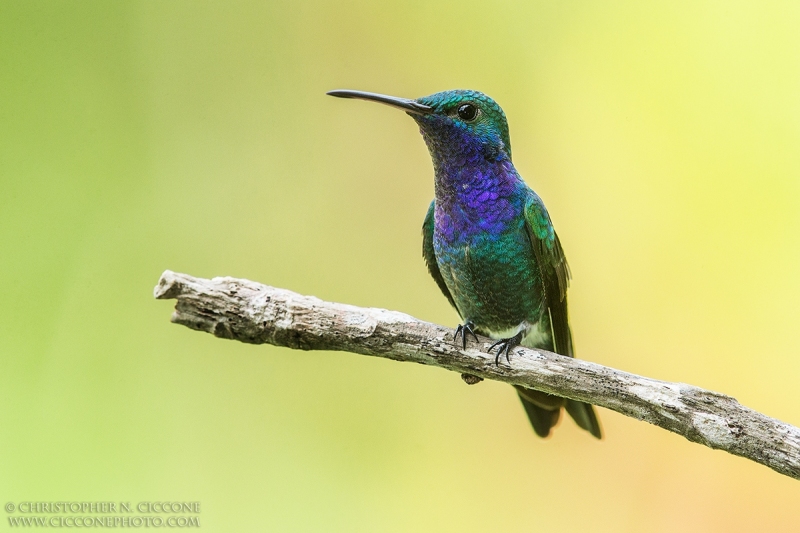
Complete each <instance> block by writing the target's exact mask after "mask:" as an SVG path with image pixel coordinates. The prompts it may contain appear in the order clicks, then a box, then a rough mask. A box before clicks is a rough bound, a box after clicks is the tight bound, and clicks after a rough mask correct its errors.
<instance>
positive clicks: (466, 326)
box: [453, 321, 478, 350]
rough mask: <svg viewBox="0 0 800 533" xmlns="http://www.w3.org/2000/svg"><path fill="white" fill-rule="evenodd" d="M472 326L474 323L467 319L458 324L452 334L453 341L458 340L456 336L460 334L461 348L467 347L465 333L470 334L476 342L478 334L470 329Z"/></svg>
mask: <svg viewBox="0 0 800 533" xmlns="http://www.w3.org/2000/svg"><path fill="white" fill-rule="evenodd" d="M473 327H475V324H473V323H472V322H470V321H467V322H465V323H463V324H459V325H458V327H457V328H456V334H455V335H453V342H456V341H458V336H459V335H461V349H462V350H466V349H467V335H472V338H473V339H475V342H478V336H477V335H476V334H475V332H474V331H473V330H472V328H473Z"/></svg>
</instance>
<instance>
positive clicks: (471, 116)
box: [458, 104, 478, 122]
mask: <svg viewBox="0 0 800 533" xmlns="http://www.w3.org/2000/svg"><path fill="white" fill-rule="evenodd" d="M458 116H459V117H461V119H462V120H464V121H466V122H471V121H473V120H475V117H477V116H478V108H477V107H475V106H474V105H473V104H464V105H462V106H460V107H459V108H458Z"/></svg>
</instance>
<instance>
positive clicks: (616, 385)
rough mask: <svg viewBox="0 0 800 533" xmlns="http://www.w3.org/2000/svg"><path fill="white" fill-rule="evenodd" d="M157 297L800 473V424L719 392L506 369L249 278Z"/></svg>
mask: <svg viewBox="0 0 800 533" xmlns="http://www.w3.org/2000/svg"><path fill="white" fill-rule="evenodd" d="M155 297H156V298H158V299H177V300H178V301H177V304H176V305H175V312H174V313H173V315H172V321H173V322H175V323H177V324H183V325H184V326H187V327H190V328H192V329H196V330H198V331H206V332H208V333H212V334H214V335H215V336H217V337H221V338H225V339H233V340H238V341H241V342H247V343H252V344H274V345H276V346H286V347H288V348H295V349H300V350H340V351H346V352H354V353H359V354H363V355H373V356H377V357H385V358H387V359H394V360H396V361H413V362H415V363H422V364H425V365H432V366H438V367H442V368H446V369H448V370H452V371H454V372H459V373H461V374H466V375H467V376H468V378H465V381H467V382H468V383H470V382H473V383H474V382H477V381H478V380H476V379H474V378H473V377H474V376H477V377H480V378H485V379H493V380H497V381H503V382H505V383H510V384H514V385H524V386H526V387H530V388H534V389H538V390H541V391H545V392H549V393H552V394H557V395H559V396H564V397H566V398H572V399H573V400H579V401H582V402H588V403H591V404H594V405H598V406H600V407H605V408H607V409H612V410H614V411H617V412H618V413H621V414H623V415H626V416H630V417H632V418H636V419H637V420H644V421H646V422H650V423H651V424H654V425H656V426H659V427H662V428H664V429H667V430H669V431H672V432H674V433H678V434H679V435H683V436H684V437H686V438H687V439H689V440H690V441H692V442H698V443H700V444H705V445H706V446H708V447H710V448H714V449H719V450H725V451H726V452H728V453H732V454H734V455H739V456H741V457H746V458H748V459H751V460H753V461H756V462H757V463H761V464H763V465H766V466H768V467H770V468H772V469H773V470H775V471H777V472H780V473H781V474H785V475H787V476H790V477H793V478H795V479H800V430H799V429H798V428H796V427H794V426H790V425H789V424H785V423H783V422H781V421H779V420H775V419H774V418H769V417H767V416H765V415H762V414H761V413H758V412H756V411H753V410H752V409H748V408H747V407H744V406H742V405H741V404H739V402H737V401H736V400H735V399H734V398H731V397H730V396H725V395H723V394H719V393H716V392H711V391H707V390H703V389H700V388H697V387H693V386H691V385H686V384H683V383H669V382H666V381H658V380H655V379H649V378H645V377H641V376H637V375H634V374H629V373H627V372H622V371H620V370H615V369H613V368H608V367H605V366H602V365H598V364H595V363H590V362H587V361H582V360H580V359H571V358H568V357H563V356H561V355H558V354H554V353H550V352H546V351H543V350H538V351H537V350H529V349H525V348H517V349H515V350H513V352H512V354H513V357H512V359H511V364H510V365H506V364H501V365H495V363H494V357H493V356H490V355H489V354H487V353H486V348H487V347H488V345H489V339H487V338H481V342H480V343H474V342H472V343H470V344H471V346H469V347H468V348H467V349H466V350H460V349H459V348H458V346H456V344H455V343H453V342H452V338H453V330H452V329H449V328H445V327H442V326H438V325H436V324H431V323H429V322H423V321H421V320H417V319H416V318H413V317H411V316H409V315H406V314H403V313H399V312H397V311H387V310H385V309H374V308H361V307H355V306H352V305H346V304H339V303H331V302H324V301H322V300H320V299H318V298H314V297H312V296H302V295H300V294H297V293H294V292H291V291H288V290H285V289H277V288H274V287H269V286H266V285H262V284H260V283H254V282H252V281H248V280H244V279H235V278H228V277H226V278H214V279H211V280H208V279H201V278H194V277H192V276H189V275H186V274H177V273H175V272H171V271H169V270H167V271H166V272H164V274H162V276H161V279H160V280H159V282H158V285H157V286H156V288H155Z"/></svg>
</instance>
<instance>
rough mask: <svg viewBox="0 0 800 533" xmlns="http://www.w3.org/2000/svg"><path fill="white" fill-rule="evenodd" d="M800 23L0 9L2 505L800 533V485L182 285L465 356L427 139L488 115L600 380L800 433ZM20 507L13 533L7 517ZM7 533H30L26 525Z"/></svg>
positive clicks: (503, 10) (301, 6)
mask: <svg viewBox="0 0 800 533" xmlns="http://www.w3.org/2000/svg"><path fill="white" fill-rule="evenodd" d="M798 27H800V4H798V3H796V2H731V1H718V2H706V1H703V2H697V1H686V2H670V3H666V2H640V1H636V0H631V1H618V2H577V1H566V2H541V1H539V2H530V1H518V2H493V3H487V2H480V3H478V2H464V1H459V2H456V1H452V2H435V3H433V2H408V3H395V4H392V5H389V4H387V3H369V2H361V1H357V0H355V1H350V2H315V3H311V2H308V3H295V2H269V3H265V2H250V3H244V2H217V3H208V2H155V1H153V2H99V1H98V2H69V3H67V2H9V1H6V2H3V3H2V4H0V69H2V70H0V185H2V187H0V252H1V255H0V299H1V301H2V305H0V424H2V431H0V500H2V502H6V501H12V502H13V501H16V502H19V501H23V500H35V501H37V500H40V501H47V500H64V499H66V500H129V501H133V502H137V501H140V500H149V501H154V500H169V501H173V500H176V501H200V502H201V505H202V513H201V515H200V516H201V524H202V528H203V529H205V530H209V531H347V532H352V531H370V532H371V531H392V532H393V531H491V530H504V531H549V532H550V531H552V532H562V531H563V532H569V531H609V532H612V531H613V532H641V531H656V532H671V531H698V532H699V531H702V532H714V531H726V532H729V531H753V530H761V531H789V530H792V529H795V528H797V524H798V522H797V512H796V505H797V502H798V501H800V485H799V484H798V482H797V481H793V480H791V479H789V478H786V477H784V476H781V475H779V474H777V473H775V472H772V471H771V470H769V469H767V468H765V467H763V466H759V465H756V464H755V463H751V462H749V461H747V460H744V459H740V458H736V457H733V456H730V455H727V454H725V453H722V452H716V451H712V450H709V449H707V448H704V447H702V446H699V445H697V444H692V443H689V442H688V441H686V440H684V439H683V438H682V437H679V436H677V435H673V434H670V433H667V432H666V431H663V430H661V429H658V428H655V427H653V426H650V425H648V424H645V423H642V422H637V421H634V420H632V419H628V418H624V417H622V416H620V415H617V414H615V413H613V412H609V411H606V410H603V409H601V410H600V416H601V419H602V423H603V425H604V428H605V432H606V438H605V439H604V440H603V441H601V442H597V441H595V440H594V439H592V438H590V437H588V436H587V435H586V434H585V432H582V431H580V430H578V429H577V428H576V427H575V425H574V424H572V423H566V422H562V424H561V425H560V426H559V428H558V429H557V430H556V432H555V435H554V436H553V437H552V438H551V439H549V440H546V441H542V440H539V439H537V438H535V437H534V435H533V432H532V431H531V429H530V428H529V426H528V423H527V421H526V419H525V416H524V414H523V411H522V408H521V406H520V405H519V401H518V400H517V398H516V395H515V394H514V393H513V391H512V390H511V388H510V387H508V386H504V385H501V384H498V383H489V382H484V383H482V384H481V385H479V386H475V387H467V386H465V385H464V384H463V383H462V382H461V380H460V379H459V377H458V376H457V375H456V374H453V373H449V372H446V371H443V370H439V369H433V368H426V367H422V366H419V365H408V364H398V363H395V362H390V361H383V360H377V359H372V358H368V357H363V356H358V355H352V354H346V353H306V352H294V351H290V350H287V349H279V348H273V347H264V346H248V345H243V344H237V343H234V342H230V341H223V340H219V339H215V338H214V337H212V336H210V335H205V334H200V333H196V332H193V331H190V330H188V329H185V328H182V327H178V326H174V325H171V324H170V323H169V315H170V313H171V307H172V303H171V302H159V301H155V300H153V298H152V288H153V286H154V285H155V283H156V281H157V280H158V277H159V275H160V274H161V272H162V271H163V270H165V269H172V270H176V271H183V272H187V273H190V274H193V275H197V276H205V277H211V276H216V275H232V276H240V277H246V278H250V279H254V280H258V281H261V282H264V283H268V284H271V285H276V286H279V287H285V288H289V289H292V290H295V291H298V292H301V293H306V294H314V295H316V296H319V297H321V298H324V299H330V300H336V301H342V302H348V303H352V304H356V305H364V306H377V307H386V308H390V309H397V310H401V311H404V312H407V313H410V314H412V315H415V316H417V317H419V318H422V319H426V320H431V321H436V322H440V323H443V324H449V325H455V324H456V322H457V316H456V314H455V313H454V312H453V311H452V310H450V309H449V307H448V304H447V302H446V301H445V299H444V297H442V295H441V294H440V293H439V291H438V289H437V288H436V286H435V284H434V283H433V281H432V280H431V279H429V277H428V274H427V272H426V270H425V267H424V265H423V262H422V259H421V256H420V246H421V237H420V226H421V223H422V218H423V216H424V213H425V210H426V208H427V206H428V202H429V201H430V198H431V196H432V194H433V183H432V169H431V164H430V161H429V158H428V154H427V151H426V149H425V146H424V144H423V142H422V140H421V139H420V138H419V135H418V133H417V131H416V127H415V125H414V123H413V121H411V120H410V119H408V118H407V117H405V116H404V115H403V114H402V113H399V112H396V111H393V110H390V109H388V108H385V107H382V106H377V105H370V104H367V103H363V102H353V101H349V102H348V101H341V100H334V99H333V98H330V97H327V96H325V91H327V90H330V89H335V88H352V89H362V90H371V91H379V92H385V93H390V94H395V95H399V96H407V97H416V96H422V95H426V94H430V93H433V92H436V91H440V90H444V89H451V88H474V89H478V90H481V91H484V92H486V93H488V94H489V95H491V96H493V97H494V98H495V99H496V100H497V101H498V102H499V103H500V104H501V105H502V106H503V107H504V109H505V111H506V113H507V115H508V117H509V119H510V127H511V137H512V143H513V146H514V154H515V163H516V165H517V168H518V169H519V170H520V172H521V173H522V175H523V176H525V177H526V179H527V181H528V183H529V184H530V185H531V186H532V187H533V188H535V189H536V190H537V191H538V192H539V194H540V195H541V196H542V197H543V198H544V200H545V201H546V203H547V205H548V208H549V210H550V213H551V214H552V216H553V219H554V222H555V224H556V228H557V229H558V231H559V234H560V236H561V240H562V242H563V243H564V246H565V249H566V252H567V255H568V257H569V261H570V265H571V267H572V271H573V275H574V280H573V284H572V289H571V292H570V299H571V313H572V320H573V323H574V331H575V336H576V345H577V350H578V356H579V357H583V358H586V359H590V360H592V361H596V362H599V363H602V364H605V365H609V366H612V367H616V368H620V369H624V370H627V371H631V372H635V373H640V374H643V375H646V376H650V377H653V378H659V379H664V380H673V381H682V382H686V383H691V384H694V385H698V386H702V387H706V388H710V389H713V390H717V391H721V392H725V393H727V394H731V395H733V396H735V397H736V398H738V399H739V400H740V401H741V402H742V403H744V404H745V405H747V406H750V407H752V408H755V409H757V410H760V411H762V412H765V413H767V414H769V415H771V416H774V417H776V418H779V419H781V420H784V421H787V422H790V423H794V424H800V388H798V387H797V378H798V375H800V358H799V357H798V351H800V338H798V335H797V329H798V328H797V325H796V324H797V321H798V319H799V318H800V279H798V276H797V273H798V272H800V209H798V207H800V156H799V155H798V154H799V153H800V152H799V151H798V142H800V98H798V95H800V32H798V29H797V28H798ZM2 502H0V503H2ZM5 520H6V518H5V516H4V517H3V524H4V526H3V527H6V528H7V527H8V523H7V522H6V521H5Z"/></svg>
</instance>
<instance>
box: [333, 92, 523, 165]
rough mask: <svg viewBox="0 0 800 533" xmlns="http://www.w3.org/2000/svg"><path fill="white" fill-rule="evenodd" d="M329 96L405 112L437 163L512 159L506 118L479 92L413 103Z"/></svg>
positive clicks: (437, 95)
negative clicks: (482, 158) (389, 107)
mask: <svg viewBox="0 0 800 533" xmlns="http://www.w3.org/2000/svg"><path fill="white" fill-rule="evenodd" d="M328 94H329V95H331V96H337V97H339V98H358V99H361V100H371V101H373V102H379V103H382V104H387V105H390V106H392V107H395V108H398V109H401V110H403V111H405V112H406V113H408V114H409V115H410V116H411V118H413V119H414V120H415V121H416V122H417V124H419V128H420V131H421V132H422V136H423V137H424V139H425V142H426V143H427V145H428V149H429V150H430V152H431V156H432V157H433V159H434V161H436V162H442V160H452V159H454V158H455V159H459V160H463V159H467V160H470V159H472V158H474V157H481V156H482V157H484V158H486V159H489V160H497V159H503V158H507V159H508V160H510V159H511V140H510V138H509V135H508V122H507V121H506V115H505V113H503V110H502V109H501V108H500V106H499V105H497V103H496V102H495V101H494V100H492V99H491V98H489V97H488V96H486V95H485V94H483V93H480V92H478V91H470V90H462V89H459V90H452V91H443V92H440V93H435V94H432V95H430V96H423V97H422V98H417V99H416V100H409V99H406V98H398V97H395V96H386V95H382V94H375V93H367V92H362V91H348V90H338V91H330V92H329V93H328Z"/></svg>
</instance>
